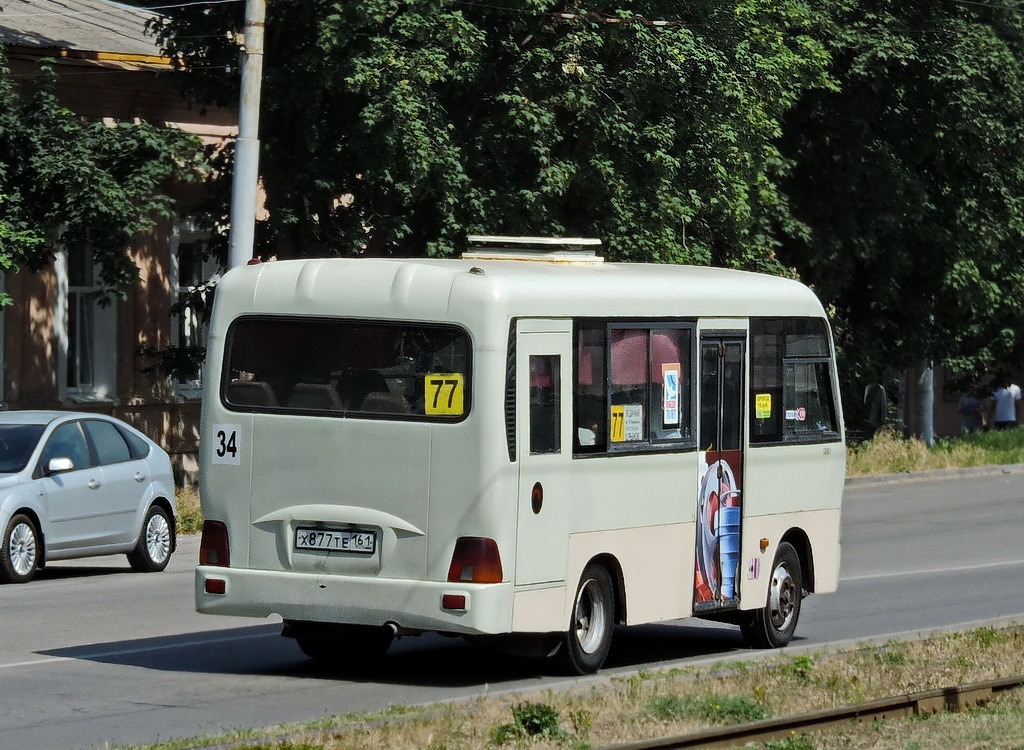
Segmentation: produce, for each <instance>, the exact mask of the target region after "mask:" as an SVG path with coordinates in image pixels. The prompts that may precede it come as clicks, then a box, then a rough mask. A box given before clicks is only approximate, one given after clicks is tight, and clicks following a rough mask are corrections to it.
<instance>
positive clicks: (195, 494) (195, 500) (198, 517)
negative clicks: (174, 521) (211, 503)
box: [174, 487, 203, 534]
mask: <svg viewBox="0 0 1024 750" xmlns="http://www.w3.org/2000/svg"><path fill="white" fill-rule="evenodd" d="M174 494H175V495H176V496H177V498H178V533H179V534H198V533H199V532H200V531H202V530H203V510H202V508H201V507H200V505H199V490H197V489H196V488H195V487H179V488H177V489H176V490H175V492H174Z"/></svg>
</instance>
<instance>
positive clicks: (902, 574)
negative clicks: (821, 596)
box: [839, 560, 1024, 582]
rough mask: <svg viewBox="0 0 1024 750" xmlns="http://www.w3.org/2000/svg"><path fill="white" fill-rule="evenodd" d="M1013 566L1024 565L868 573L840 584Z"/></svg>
mask: <svg viewBox="0 0 1024 750" xmlns="http://www.w3.org/2000/svg"><path fill="white" fill-rule="evenodd" d="M1015 565H1024V560H1009V561H1007V562H996V563H984V564H982V565H961V566H959V567H955V568H932V569H930V570H901V571H898V572H896V573H869V574H867V575H863V576H847V577H844V578H840V579H839V580H840V582H846V581H871V580H874V579H876V578H904V577H906V576H924V575H934V574H944V573H965V572H967V571H971V570H986V569H988V568H1012V567H1013V566H1015Z"/></svg>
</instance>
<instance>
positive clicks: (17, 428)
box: [0, 424, 46, 474]
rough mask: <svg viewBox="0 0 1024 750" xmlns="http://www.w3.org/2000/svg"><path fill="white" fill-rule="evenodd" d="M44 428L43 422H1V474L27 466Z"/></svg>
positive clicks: (13, 471)
mask: <svg viewBox="0 0 1024 750" xmlns="http://www.w3.org/2000/svg"><path fill="white" fill-rule="evenodd" d="M44 429H46V425H42V424H0V474H14V473H16V472H19V471H21V470H22V469H24V468H25V464H27V463H28V459H29V457H30V456H31V455H32V450H33V449H34V448H35V447H36V443H38V442H39V436H40V435H42V434H43V430H44Z"/></svg>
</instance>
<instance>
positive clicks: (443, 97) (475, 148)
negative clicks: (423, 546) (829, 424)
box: [158, 0, 1024, 406]
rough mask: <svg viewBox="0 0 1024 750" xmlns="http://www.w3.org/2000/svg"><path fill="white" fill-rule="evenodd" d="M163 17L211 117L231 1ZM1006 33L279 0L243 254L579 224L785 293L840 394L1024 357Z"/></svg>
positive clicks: (417, 2) (795, 8)
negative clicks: (833, 342)
mask: <svg viewBox="0 0 1024 750" xmlns="http://www.w3.org/2000/svg"><path fill="white" fill-rule="evenodd" d="M595 10H600V12H599V13H598V12H595ZM169 12H170V13H172V15H171V16H169V17H168V19H167V20H166V22H165V23H163V24H162V25H161V26H160V27H159V29H158V30H159V34H160V38H161V39H162V41H163V43H164V44H165V46H166V47H167V49H168V50H169V52H170V53H172V54H173V55H174V56H175V57H176V58H177V59H179V60H180V61H181V63H182V65H183V66H184V67H186V68H187V69H188V70H189V71H190V73H189V76H188V82H189V86H190V92H191V94H192V95H193V96H194V97H195V98H196V99H197V100H198V101H200V102H211V103H213V102H216V103H219V104H231V103H233V102H234V100H235V95H236V92H237V90H238V82H237V78H235V77H229V76H225V75H224V74H223V70H224V68H229V69H232V70H235V66H236V64H237V59H238V54H237V52H238V51H237V49H236V48H235V46H234V45H233V44H231V43H230V42H229V41H228V40H227V37H226V35H225V34H224V31H225V30H231V31H239V32H240V31H241V30H242V8H241V6H240V4H236V5H222V6H204V7H203V8H202V9H199V8H197V7H192V8H188V7H186V8H182V9H174V10H171V11H169ZM1022 18H1024V12H1022V11H1021V9H1020V7H1019V6H1018V5H1017V4H1016V3H1015V0H985V2H969V1H968V0H944V1H943V2H929V1H928V0H906V1H905V2H900V1H898V0H806V1H803V0H799V1H798V0H775V1H774V2H773V1H770V0H726V1H725V2H712V1H711V0H697V2H694V3H688V4H684V5H680V4H678V3H669V2H657V1H656V0H651V1H649V2H640V1H639V0H635V1H631V0H622V2H619V3H617V4H615V5H612V6H600V8H595V7H594V6H587V5H585V4H582V3H580V2H578V1H576V0H568V1H564V2H551V1H549V0H518V1H517V2H514V3H513V2H511V0H495V1H494V2H488V3H480V4H477V3H472V2H464V1H460V0H410V1H409V2H396V1H394V0H347V1H346V2H340V1H337V2H328V1H327V0H277V1H276V2H274V3H270V4H269V17H268V22H267V47H266V52H267V54H266V67H265V78H264V83H263V103H264V106H263V112H262V129H261V138H262V141H263V151H262V169H261V173H262V179H263V181H264V186H265V188H266V191H267V197H268V207H269V208H270V213H269V219H268V220H267V221H265V222H261V230H260V234H259V236H260V241H261V243H262V247H263V249H262V250H261V252H263V253H264V254H268V253H277V254H278V255H279V256H281V257H290V256H302V255H312V256H316V255H332V254H339V255H347V254H369V255H388V254H400V255H408V254H418V253H426V254H447V253H449V252H452V251H453V250H457V249H459V247H460V242H461V240H462V238H463V237H464V235H465V234H467V233H474V232H477V233H478V232H491V233H507V234H517V233H523V234H566V235H575V234H580V235H592V236H599V237H601V238H603V239H604V240H605V241H606V243H607V249H606V251H605V252H606V255H607V256H609V257H611V258H615V259H626V260H643V261H659V262H688V263H698V264H708V263H711V264H716V265H727V266H736V267H742V268H749V269H755V270H763V271H768V272H773V273H795V274H797V275H799V276H800V277H802V278H803V279H804V280H805V281H807V282H808V283H810V284H811V285H812V286H813V287H814V288H815V290H816V291H817V293H818V294H819V296H820V297H821V299H822V301H823V302H824V303H825V304H826V307H827V308H828V309H829V310H830V313H831V314H832V316H833V322H834V324H835V329H836V332H837V339H838V342H839V344H840V346H841V348H842V350H843V355H844V359H845V363H846V365H847V366H846V368H845V378H844V382H845V383H846V385H847V389H846V396H847V399H846V400H847V403H848V406H853V405H855V404H856V403H857V402H858V401H859V399H857V398H853V397H854V396H855V395H859V391H860V390H861V389H862V388H863V385H864V384H865V383H866V382H873V381H875V380H878V379H884V378H885V377H886V376H887V375H889V374H891V373H892V372H894V371H895V370H897V369H900V368H903V367H906V366H909V365H911V364H914V363H918V362H921V361H929V360H930V361H936V362H939V361H942V362H945V363H946V364H949V365H950V366H952V367H953V368H954V369H956V370H958V371H960V372H963V373H965V374H972V375H973V374H977V373H979V372H981V371H983V370H985V369H986V368H993V367H995V366H998V365H999V364H1004V363H1012V362H1016V361H1018V360H1019V359H1020V358H1021V356H1022V353H1024V331H1022V323H1021V320H1020V317H1021V316H1020V310H1021V308H1022V303H1024V224H1022V221H1024V219H1022V213H1021V211H1020V208H1021V206H1020V202H1021V200H1022V199H1024V152H1022V128H1024V68H1022V61H1024V34H1022V32H1024V27H1022ZM654 20H665V21H669V23H668V24H667V25H654V24H652V23H651V21H654ZM236 72H237V71H236ZM222 156H223V157H224V158H225V159H227V158H229V157H230V154H229V153H225V154H223V155H222ZM224 166H228V165H227V163H225V165H224ZM224 174H225V175H226V174H228V171H227V170H225V171H224ZM222 184H225V185H226V184H227V181H224V182H223V183H222ZM214 215H216V216H217V220H218V221H221V220H222V219H221V217H223V216H226V209H224V208H221V209H219V210H218V212H215V213H211V216H214Z"/></svg>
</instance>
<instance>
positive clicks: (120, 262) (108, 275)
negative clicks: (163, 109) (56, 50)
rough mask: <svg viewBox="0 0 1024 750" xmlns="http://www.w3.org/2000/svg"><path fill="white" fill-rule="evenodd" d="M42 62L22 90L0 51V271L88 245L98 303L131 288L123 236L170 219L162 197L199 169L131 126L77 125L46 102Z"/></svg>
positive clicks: (168, 139) (186, 146)
mask: <svg viewBox="0 0 1024 750" xmlns="http://www.w3.org/2000/svg"><path fill="white" fill-rule="evenodd" d="M55 80H56V79H55V74H54V72H53V70H52V68H51V67H50V66H49V65H48V64H46V63H43V64H42V66H41V67H40V70H39V74H38V76H37V78H36V79H35V80H34V81H32V82H30V85H28V86H27V87H26V88H25V90H21V89H19V88H17V87H16V86H15V85H14V82H13V79H12V77H11V74H10V70H9V68H7V67H6V64H5V61H4V58H3V57H2V50H0V195H2V196H3V199H2V200H0V265H3V267H4V269H5V270H7V269H10V268H12V267H19V268H21V267H24V268H26V269H28V270H30V271H37V270H39V269H41V268H43V267H44V266H45V265H46V263H48V262H49V261H50V260H51V259H52V257H53V252H54V250H55V249H56V248H57V247H58V245H61V246H65V247H71V246H74V245H82V246H87V247H91V249H92V253H93V257H94V259H95V260H96V261H97V262H98V263H100V264H101V266H100V282H101V284H102V287H103V294H104V296H105V297H106V298H109V296H110V295H123V294H124V293H125V291H126V290H127V289H128V288H129V287H130V286H131V285H132V284H133V283H136V282H137V281H138V269H137V267H136V266H135V265H134V263H132V261H131V259H130V258H129V257H128V255H127V252H126V251H127V247H128V245H129V241H130V240H131V239H132V237H133V236H135V235H136V234H138V233H140V232H145V231H148V230H149V229H151V228H152V227H153V225H154V220H155V219H156V218H157V217H158V216H160V215H167V214H169V213H170V212H171V209H172V205H173V202H172V200H171V198H170V197H168V195H167V192H166V189H167V187H168V183H169V182H170V181H172V180H187V179H190V178H192V177H193V176H195V175H196V174H197V171H198V170H199V169H200V168H201V166H202V156H201V154H202V152H201V148H200V144H199V141H198V140H197V139H196V138H194V137H193V136H190V135H188V134H186V133H184V132H182V131H179V130H175V129H172V128H165V127H157V126H154V125H150V124H147V123H145V122H140V123H121V124H117V125H107V124H104V123H102V122H86V121H84V120H83V119H81V118H80V117H78V116H77V115H75V114H74V113H73V112H71V111H69V110H68V109H66V108H64V107H63V106H61V105H60V103H59V102H58V101H57V98H56V96H55V94H54V84H55Z"/></svg>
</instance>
